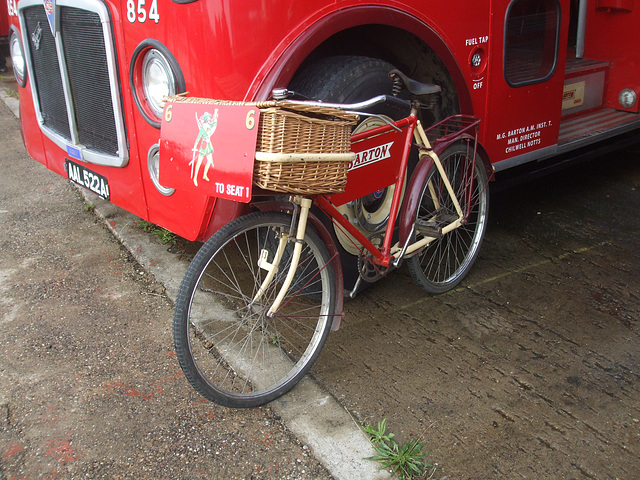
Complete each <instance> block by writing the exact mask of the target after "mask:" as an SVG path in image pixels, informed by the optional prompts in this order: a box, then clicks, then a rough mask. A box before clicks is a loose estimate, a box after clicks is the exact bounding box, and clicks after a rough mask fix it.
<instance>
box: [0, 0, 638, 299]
mask: <svg viewBox="0 0 640 480" xmlns="http://www.w3.org/2000/svg"><path fill="white" fill-rule="evenodd" d="M7 1H8V13H9V20H10V27H9V28H10V49H11V55H12V59H13V65H14V72H15V75H16V78H17V82H18V85H19V94H20V110H21V112H20V121H21V126H22V134H23V136H24V141H25V144H26V147H27V150H28V153H29V155H30V156H32V157H33V158H34V159H36V160H37V161H39V162H42V163H43V164H45V165H46V166H47V168H49V169H51V170H53V171H55V172H57V173H59V174H60V175H62V176H65V177H69V176H70V175H71V174H70V173H69V172H70V171H71V172H73V175H72V176H73V177H74V178H72V179H75V180H76V181H77V180H78V178H77V177H78V176H80V178H85V179H87V184H86V185H85V186H86V187H88V188H89V189H91V190H93V191H94V192H95V193H97V194H98V195H100V196H102V197H103V198H106V199H108V200H110V201H111V202H113V203H115V204H117V205H119V206H120V207H122V208H124V209H126V210H128V211H130V212H132V213H134V214H135V215H137V216H139V217H141V218H143V219H145V220H148V221H150V222H153V223H155V224H157V225H160V226H162V227H165V228H167V229H169V230H171V231H173V232H175V233H176V234H178V235H180V236H182V237H185V238H187V239H189V240H206V239H207V238H208V237H210V236H211V235H212V234H213V233H214V232H215V231H217V230H218V229H219V228H220V227H221V226H222V225H225V224H226V223H228V222H229V221H230V220H231V219H233V218H235V217H237V216H238V215H240V214H241V213H243V212H244V209H245V208H246V205H245V204H241V203H235V202H232V201H229V200H223V199H216V198H214V197H211V196H208V195H204V194H202V193H199V192H197V191H195V190H190V191H182V190H174V189H172V188H168V187H165V186H164V185H162V184H161V183H160V182H159V174H158V165H159V161H158V157H159V153H158V152H159V137H160V130H159V128H160V122H161V114H162V108H163V103H162V98H163V96H165V95H172V94H175V93H181V92H189V95H190V96H196V97H206V98H216V99H223V100H225V99H228V100H243V101H257V100H265V99H267V98H269V96H270V93H271V92H272V89H274V88H276V87H288V88H290V89H292V90H295V91H297V92H300V93H302V94H304V95H306V96H308V97H310V98H315V99H321V100H325V101H332V102H344V103H352V102H355V101H358V100H361V99H364V98H369V97H371V96H373V95H376V94H379V93H388V91H390V89H391V84H390V82H389V79H388V77H387V75H386V73H387V72H388V70H389V69H390V68H397V69H399V70H401V71H402V72H404V73H405V74H407V75H408V76H410V77H412V78H414V79H416V80H419V81H421V82H424V83H432V84H437V85H439V86H441V87H442V93H441V94H439V96H438V98H437V101H436V102H435V105H434V108H433V109H432V111H431V112H432V113H431V116H432V117H433V118H430V119H427V120H426V121H425V120H423V123H427V124H428V123H429V122H434V121H437V120H439V119H442V118H445V117H446V116H448V115H451V114H454V113H464V114H470V115H474V116H476V117H479V118H480V119H481V120H482V121H481V124H480V132H479V148H480V153H481V154H482V155H483V156H484V157H485V158H488V159H489V160H490V162H491V163H492V164H493V166H494V168H495V170H496V171H497V172H500V171H503V170H507V169H512V168H513V167H516V166H519V165H523V164H531V163H532V162H540V161H542V160H545V161H560V160H562V159H566V158H568V157H570V156H572V155H579V154H582V153H584V152H585V151H587V152H588V151H590V150H591V149H594V148H595V147H596V146H597V145H598V144H599V142H602V141H604V140H610V139H612V138H613V137H616V138H618V139H620V140H622V139H628V138H632V137H633V136H636V137H637V129H638V128H640V115H638V109H639V105H640V104H639V102H638V94H639V93H640V58H639V54H638V52H637V51H636V50H635V48H634V45H636V44H637V40H636V39H635V37H634V35H635V33H636V30H637V27H638V26H639V25H640V6H639V5H638V2H633V0H495V1H488V0H458V1H456V2H435V1H429V0H401V1H397V0H380V1H370V2H362V1H359V0H341V1H337V2H336V1H322V0H318V1H314V2H286V3H285V4H283V3H282V2H276V1H274V0H266V1H263V2H248V3H247V4H244V3H241V2H240V3H239V2H225V1H217V0H121V1H116V0H20V1H17V0H7ZM383 113H384V112H383ZM69 165H73V168H72V169H70V168H69ZM78 172H80V174H79V173H78ZM376 193H378V192H376ZM369 197H370V198H363V199H362V201H356V202H351V204H350V205H348V206H346V207H345V209H346V210H345V212H344V214H345V215H346V216H347V217H348V218H349V219H350V220H351V222H352V223H354V224H356V225H358V228H360V229H361V230H362V231H365V232H369V231H370V232H372V234H373V232H375V231H377V230H379V229H380V227H381V225H384V223H385V221H386V214H387V213H388V205H387V203H386V202H385V199H386V198H387V196H386V195H385V194H384V192H381V193H379V194H377V195H374V196H373V197H371V196H369ZM336 243H337V244H338V245H340V246H341V249H342V251H341V255H342V257H343V261H344V262H345V264H348V263H349V261H350V258H351V257H352V256H355V253H357V252H353V251H352V250H350V247H349V242H346V241H344V239H341V238H340V237H339V235H337V234H336ZM346 270H347V272H346V278H345V282H346V286H347V288H348V287H349V281H353V280H354V275H356V276H357V272H355V274H353V272H352V273H349V268H347V269H346Z"/></svg>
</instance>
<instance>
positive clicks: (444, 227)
mask: <svg viewBox="0 0 640 480" xmlns="http://www.w3.org/2000/svg"><path fill="white" fill-rule="evenodd" d="M390 75H392V78H394V81H395V82H396V83H397V84H402V85H404V87H405V88H406V89H407V90H408V91H409V92H410V93H411V95H412V100H403V99H400V98H397V97H390V96H385V95H382V96H378V97H374V98H372V99H369V100H367V101H365V102H361V103H358V104H351V105H342V104H326V103H318V102H311V101H302V102H298V101H295V100H286V102H291V103H296V102H297V103H299V104H304V105H312V106H313V105H321V106H323V107H329V108H334V109H338V110H341V111H355V112H361V111H362V110H364V109H368V108H370V107H372V106H375V105H378V104H381V103H384V102H387V103H389V102H391V103H393V104H395V105H397V106H401V107H403V108H404V109H406V111H408V112H409V114H408V115H407V116H405V117H403V118H401V119H400V120H396V121H391V120H389V119H386V118H385V119H383V122H381V123H382V125H381V126H379V127H376V128H373V129H370V130H366V131H364V132H359V133H355V134H353V135H352V137H351V142H352V150H354V151H356V152H363V151H369V150H370V149H371V148H374V149H375V148H380V149H381V150H380V151H379V153H380V155H379V156H384V155H387V157H385V160H386V159H388V160H387V163H388V164H390V165H392V167H393V180H394V182H393V183H394V184H395V191H394V194H393V199H392V203H391V208H390V212H389V219H388V222H387V226H386V230H385V231H384V232H383V233H380V234H377V235H374V236H372V237H370V238H367V237H366V236H365V235H364V234H363V233H362V232H361V231H360V230H359V229H357V228H356V227H355V226H354V225H352V224H351V223H350V222H349V221H348V220H346V219H345V218H344V217H343V216H342V214H341V213H340V211H339V210H338V208H336V205H337V204H338V205H339V204H340V203H344V202H347V201H353V195H359V194H360V193H362V191H363V189H365V190H366V189H367V187H366V186H363V185H362V184H363V183H366V182H363V180H362V179H361V178H360V179H358V176H363V175H364V177H365V178H366V175H367V174H366V171H365V170H366V168H365V167H366V164H367V162H366V160H367V158H369V157H370V158H373V159H374V160H376V155H375V152H377V150H374V151H373V152H374V153H373V154H371V155H370V156H369V155H367V158H364V159H363V157H364V154H362V155H361V156H360V161H361V164H360V163H358V158H357V157H356V155H355V154H353V157H355V158H354V160H353V161H352V163H351V165H352V168H351V170H350V171H349V175H348V177H347V178H348V180H347V190H348V186H349V184H350V182H357V183H358V185H356V187H357V188H355V190H354V189H351V190H352V191H351V193H349V192H348V191H345V193H336V194H314V195H291V196H290V197H289V198H288V199H287V200H279V199H273V198H271V199H263V201H261V197H259V196H255V198H254V200H253V203H252V205H253V207H254V209H255V211H254V212H252V213H249V214H247V215H244V216H242V217H240V218H237V219H236V220H234V221H232V222H231V223H229V224H228V225H226V226H225V227H223V228H222V229H220V230H219V231H218V232H217V233H216V234H214V235H213V236H212V237H211V238H210V239H209V240H208V241H207V242H206V243H205V244H204V245H203V246H202V248H201V249H200V251H199V252H198V253H197V254H196V256H195V258H194V259H193V261H192V263H191V265H190V266H189V269H188V271H187V273H186V275H185V277H184V279H183V282H182V285H181V287H180V291H179V294H178V297H177V301H176V308H175V315H174V329H173V333H174V341H175V347H176V353H177V357H178V360H179V362H180V365H181V367H182V369H183V371H184V373H185V376H186V378H187V379H188V381H189V382H190V383H191V385H192V386H193V387H194V388H195V389H196V391H198V392H199V393H200V394H201V395H203V396H204V397H205V398H207V399H209V400H211V401H213V402H216V403H218V404H220V405H224V406H228V407H255V406H259V405H262V404H265V403H267V402H269V401H271V400H273V399H275V398H278V397H280V396H281V395H283V394H285V393H286V392H288V391H289V390H290V389H291V388H293V386H295V385H296V384H297V383H298V382H299V381H300V380H301V379H302V378H303V377H304V375H306V373H307V372H308V371H309V369H310V368H311V366H312V365H313V363H314V362H315V360H316V359H317V358H318V356H319V354H320V351H321V350H322V347H323V346H324V344H325V342H326V339H327V336H328V334H329V331H330V330H332V329H334V330H335V329H337V328H338V326H339V324H340V321H341V318H342V306H343V298H344V292H343V285H342V270H341V265H340V261H339V257H338V253H337V250H336V247H335V244H334V242H333V240H332V238H331V235H330V234H329V232H328V229H327V228H326V227H325V226H324V224H323V223H322V222H321V221H320V219H319V215H318V214H316V213H314V212H311V207H312V206H316V207H317V209H318V211H319V212H322V214H324V215H326V216H327V217H328V218H330V219H331V221H332V222H333V224H334V225H336V226H337V228H338V229H340V230H341V231H343V233H344V234H345V235H347V236H348V237H349V238H351V239H352V241H353V242H354V244H355V245H356V246H357V248H358V249H359V251H360V252H361V253H360V260H359V267H360V278H359V280H358V282H361V281H366V282H373V281H377V280H378V279H380V278H382V277H384V276H385V275H386V274H387V273H388V272H389V271H391V270H393V269H395V268H397V267H399V266H400V264H401V263H402V262H403V261H404V260H406V261H407V263H408V266H409V271H410V273H411V275H412V277H413V278H414V280H415V281H416V282H417V283H418V285H420V286H421V287H422V288H423V289H425V290H427V291H428V292H431V293H442V292H444V291H447V290H450V289H451V288H453V287H454V286H455V285H457V284H458V283H459V282H460V280H461V279H462V278H463V277H464V275H465V274H466V273H467V271H468V270H469V268H470V267H471V265H472V264H473V262H474V260H475V259H476V257H477V254H478V250H479V248H480V244H481V242H482V238H483V236H484V232H485V229H486V222H487V209H488V195H489V192H488V189H487V184H488V182H489V180H490V179H491V177H492V172H493V171H492V168H491V166H490V165H489V164H487V163H485V161H484V160H483V159H481V156H480V155H478V142H477V135H478V124H479V119H477V118H475V117H473V116H469V115H454V116H451V117H449V118H447V119H445V120H443V121H441V122H439V123H436V124H435V125H433V126H432V127H430V128H427V129H424V128H423V127H422V125H421V123H420V121H419V120H418V111H419V109H420V107H421V104H420V102H419V101H418V98H419V97H421V96H423V95H428V94H432V93H436V92H437V91H439V87H437V86H434V85H425V84H420V83H418V82H415V81H413V80H411V79H409V78H407V77H405V76H404V75H402V74H401V73H400V72H397V71H393V72H392V73H391V74H390ZM284 93H286V92H284ZM280 95H281V96H282V95H283V92H280ZM391 139H393V140H392V141H393V142H397V141H401V144H400V145H395V147H393V148H392V147H389V149H383V147H384V146H385V145H388V144H389V140H391ZM394 144H395V143H394ZM412 147H415V148H416V149H417V151H418V156H419V162H418V164H417V166H416V167H415V169H414V171H413V174H412V175H411V176H410V178H409V179H408V181H407V182H406V188H405V190H404V192H403V188H402V187H403V185H405V177H406V175H407V165H408V161H409V154H410V151H411V149H412ZM398 151H401V154H400V155H398V153H397V152H398ZM353 157H352V158H353ZM369 163H371V164H373V163H381V162H380V161H379V160H376V161H371V162H369ZM387 168H391V167H387ZM374 187H375V185H374ZM374 187H369V189H371V188H374ZM368 193H370V192H368ZM271 196H273V193H271ZM403 196H404V197H403ZM396 220H398V221H399V227H398V228H397V230H398V240H397V241H395V242H394V232H395V231H396V223H397V222H396ZM356 290H357V286H356V287H355V288H354V289H353V291H352V292H351V293H350V296H353V295H355V292H356Z"/></svg>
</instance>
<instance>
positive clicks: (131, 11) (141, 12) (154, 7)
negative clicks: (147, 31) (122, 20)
mask: <svg viewBox="0 0 640 480" xmlns="http://www.w3.org/2000/svg"><path fill="white" fill-rule="evenodd" d="M144 5H145V0H138V8H137V9H136V2H135V0H127V20H129V22H131V23H135V21H136V20H138V22H140V23H144V22H146V21H147V19H149V20H153V21H154V22H156V23H158V22H159V21H160V14H159V13H158V0H151V7H150V8H149V13H148V14H147V10H146V9H145V8H144Z"/></svg>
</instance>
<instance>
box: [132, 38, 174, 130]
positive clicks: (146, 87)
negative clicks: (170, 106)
mask: <svg viewBox="0 0 640 480" xmlns="http://www.w3.org/2000/svg"><path fill="white" fill-rule="evenodd" d="M129 85H130V88H131V93H132V94H133V99H134V101H135V104H136V107H137V108H138V111H139V112H140V113H141V114H142V116H143V117H144V119H145V120H146V121H147V122H148V123H149V124H150V125H152V126H154V127H155V128H160V121H161V118H162V109H163V107H164V102H163V101H162V97H164V96H165V95H175V94H177V93H184V92H185V91H186V88H185V81H184V75H183V74H182V70H181V69H180V65H179V64H178V61H177V60H176V59H175V57H174V56H173V54H172V53H171V52H170V51H169V49H168V48H167V47H165V46H164V45H163V44H162V43H160V42H159V41H157V40H154V39H146V40H143V41H142V42H140V44H139V45H138V46H137V47H136V49H135V50H134V52H133V55H132V57H131V64H130V68H129Z"/></svg>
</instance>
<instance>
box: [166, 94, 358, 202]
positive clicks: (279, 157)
mask: <svg viewBox="0 0 640 480" xmlns="http://www.w3.org/2000/svg"><path fill="white" fill-rule="evenodd" d="M165 100H166V101H169V102H183V103H203V104H212V105H237V104H242V105H252V106H256V107H258V108H259V109H260V122H259V124H258V125H259V126H258V140H257V145H256V161H255V163H254V171H253V183H254V185H256V186H258V187H260V188H263V189H265V190H271V191H274V192H280V193H295V194H302V195H316V194H322V193H338V192H343V191H344V188H345V185H346V183H347V166H348V164H349V162H350V161H352V160H353V159H354V157H355V155H354V154H353V153H351V152H350V148H351V127H352V126H353V125H355V123H356V122H357V120H358V116H357V115H355V114H353V113H347V112H344V111H341V110H337V109H334V108H327V107H318V106H310V105H304V104H297V103H291V102H286V101H285V102H276V101H270V102H257V103H243V102H228V101H221V100H212V99H206V98H194V97H184V96H175V97H168V98H166V99H165Z"/></svg>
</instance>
